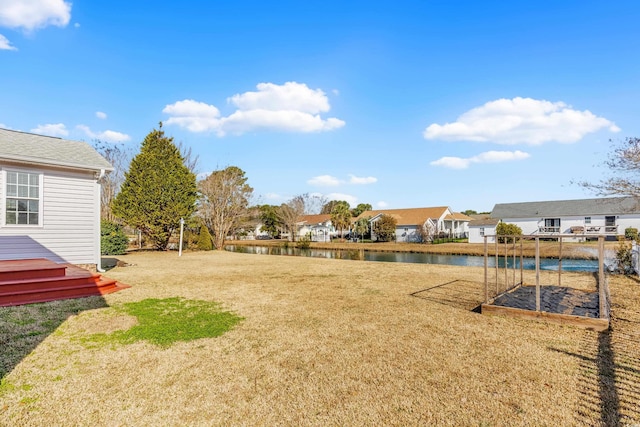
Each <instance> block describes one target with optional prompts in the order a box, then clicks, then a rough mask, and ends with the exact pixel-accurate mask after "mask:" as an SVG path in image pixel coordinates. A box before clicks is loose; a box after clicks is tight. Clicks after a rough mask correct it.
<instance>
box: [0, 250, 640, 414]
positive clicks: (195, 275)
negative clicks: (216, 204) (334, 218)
mask: <svg viewBox="0 0 640 427" xmlns="http://www.w3.org/2000/svg"><path fill="white" fill-rule="evenodd" d="M438 246H439V245H438ZM122 259H123V261H126V262H128V263H129V264H134V265H133V266H130V267H116V268H114V269H113V270H110V271H109V273H108V275H107V276H109V277H112V278H114V279H117V280H120V281H122V282H124V283H127V284H130V285H132V287H131V288H130V289H126V290H124V291H121V292H117V293H114V294H109V295H106V296H105V297H104V299H103V300H102V302H101V303H99V302H98V301H96V300H94V299H92V298H83V299H79V300H75V302H74V304H75V309H74V310H70V307H69V306H66V305H65V304H70V302H66V303H65V304H61V302H58V303H46V304H38V305H37V306H28V307H7V308H0V319H2V320H0V322H2V323H1V324H0V333H1V334H4V335H1V336H2V337H4V338H3V339H4V341H3V343H2V344H3V345H0V360H2V361H3V363H4V358H5V355H6V354H19V355H20V357H19V358H16V357H14V356H10V358H11V359H12V360H13V362H12V363H10V364H7V365H5V366H7V372H6V375H5V380H4V384H5V385H4V386H3V387H1V388H2V390H3V391H2V396H0V425H252V426H254V425H255V426H261V425H268V426H271V425H305V426H327V425H344V426H350V425H398V426H400V425H403V426H404V425H442V426H453V425H455V426H479V425H483V426H504V425H509V426H532V425H535V426H555V425H562V426H582V425H590V426H598V425H603V426H604V425H616V422H619V423H620V424H622V425H625V424H629V425H632V424H634V423H640V410H639V409H638V406H637V402H638V399H639V397H640V359H638V357H637V355H638V354H640V336H639V334H640V318H639V316H640V315H639V314H638V313H639V309H638V307H640V285H639V284H638V283H637V282H635V281H633V280H631V279H628V278H623V277H617V276H616V277H612V278H611V281H610V285H611V290H612V300H613V306H612V313H613V320H612V330H611V331H610V334H609V335H604V334H598V333H595V332H591V331H584V330H581V329H575V328H571V327H567V326H556V325H549V324H543V323H536V322H531V321H525V320H518V319H512V318H504V317H491V316H483V315H480V314H477V313H475V312H473V311H472V310H471V308H472V307H474V306H477V304H478V303H479V302H480V301H481V300H482V294H483V289H482V280H483V269H482V268H474V267H456V266H436V265H428V264H400V263H393V264H392V263H381V262H363V261H340V260H330V259H314V258H300V257H274V256H258V255H245V254H237V253H229V252H223V251H213V252H185V253H183V256H182V257H180V258H179V257H178V256H177V254H176V253H175V252H172V253H164V252H163V253H157V252H140V253H135V254H129V255H126V256H123V257H122ZM544 277H546V276H543V278H544ZM570 277H573V275H572V274H569V275H568V276H566V281H567V282H570V281H571V280H570V279H569V278H570ZM575 277H576V280H581V279H580V278H579V277H578V276H575ZM563 283H565V277H564V276H563ZM148 300H156V301H163V302H165V303H166V302H167V301H170V302H169V303H166V304H165V303H163V304H165V305H164V307H169V309H168V310H169V311H174V312H175V311H179V309H178V307H181V305H180V304H182V303H185V304H188V302H189V301H197V302H207V303H209V304H215V303H214V302H217V303H219V304H220V305H219V306H217V308H216V309H215V310H220V311H228V312H231V313H237V314H236V315H237V316H241V317H242V318H244V320H242V321H241V322H239V323H237V324H236V325H235V327H233V328H232V329H231V330H229V331H227V332H226V333H224V334H223V335H220V336H217V337H216V338H207V337H204V338H200V339H196V340H191V341H176V342H174V343H173V344H172V345H169V346H166V347H165V346H161V345H156V344H154V343H153V342H151V341H148V340H146V339H143V340H133V341H132V342H131V343H129V344H127V345H122V344H120V342H119V341H118V342H116V345H101V344H100V343H99V342H97V343H95V345H86V344H84V343H83V342H82V338H87V337H91V336H93V335H96V334H103V335H104V336H105V337H107V336H112V337H116V336H119V335H120V333H121V332H125V331H128V330H131V329H133V328H134V327H135V326H137V325H139V324H140V323H139V320H138V317H137V316H136V315H135V314H132V312H131V311H129V309H125V308H126V307H131V306H127V305H128V304H132V303H133V304H134V305H135V304H136V303H141V302H143V301H148ZM172 301H176V302H175V303H174V302H172ZM177 301H180V303H178V302H177ZM163 304H159V305H158V304H156V308H157V307H158V306H163ZM153 305H154V304H150V306H153ZM63 306H64V307H66V308H64V309H63ZM143 311H151V312H153V309H151V307H147V309H145V310H143ZM63 313H67V314H63ZM155 313H156V314H152V315H151V316H152V317H153V316H156V318H161V317H162V315H160V314H158V313H159V311H158V312H155ZM54 318H55V319H58V320H56V321H55V322H54V323H53V324H52V326H51V327H53V326H54V325H56V324H57V325H58V326H57V327H56V328H55V331H53V332H50V331H51V327H47V328H45V327H44V326H41V325H42V324H43V323H44V322H46V321H47V320H50V319H54ZM27 319H32V320H33V321H31V320H27ZM20 323H25V324H20ZM6 327H8V328H10V329H11V332H9V333H7V332H6V330H5V328H6ZM38 328H44V329H43V331H45V332H43V333H40V334H38V335H37V337H28V336H27V335H28V334H29V331H30V330H34V331H38V330H39V329H38ZM165 330H166V329H165ZM17 335H20V336H24V337H23V338H19V339H17V340H16V341H17V342H18V344H11V346H13V347H11V349H10V350H7V347H6V346H5V345H4V344H5V343H9V342H11V341H12V340H13V339H14V337H15V336H17ZM31 340H36V341H35V342H36V344H35V345H33V343H32V342H31ZM21 345H23V347H20V346H21Z"/></svg>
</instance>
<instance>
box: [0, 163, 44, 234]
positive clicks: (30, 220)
mask: <svg viewBox="0 0 640 427" xmlns="http://www.w3.org/2000/svg"><path fill="white" fill-rule="evenodd" d="M5 178H6V181H5V182H6V183H5V224H6V225H40V193H41V191H40V174H39V173H31V172H17V171H6V173H5Z"/></svg>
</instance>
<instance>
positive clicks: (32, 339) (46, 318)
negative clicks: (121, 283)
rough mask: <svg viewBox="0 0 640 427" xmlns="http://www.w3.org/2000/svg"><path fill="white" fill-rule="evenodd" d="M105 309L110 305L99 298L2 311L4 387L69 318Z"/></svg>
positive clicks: (0, 361)
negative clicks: (8, 376)
mask: <svg viewBox="0 0 640 427" xmlns="http://www.w3.org/2000/svg"><path fill="white" fill-rule="evenodd" d="M104 307H108V304H107V302H106V301H105V299H104V297H102V296H99V295H98V296H90V297H84V298H74V299H64V300H57V301H50V302H44V303H38V304H25V305H17V306H10V307H0V387H1V385H2V382H3V380H4V378H5V377H6V376H7V375H8V374H9V373H11V371H13V369H14V368H15V367H16V366H17V365H18V364H19V363H20V362H21V361H22V360H24V358H25V357H27V356H28V355H29V354H31V353H32V352H33V351H34V350H35V349H36V348H37V347H38V346H39V345H40V344H41V343H42V342H43V341H44V340H45V339H47V337H48V336H49V335H51V334H52V333H54V332H55V331H56V329H58V327H60V325H62V324H63V323H64V322H65V321H66V320H67V319H68V318H69V317H71V316H74V315H77V314H79V313H81V312H83V311H87V310H94V309H97V308H104ZM0 391H1V388H0Z"/></svg>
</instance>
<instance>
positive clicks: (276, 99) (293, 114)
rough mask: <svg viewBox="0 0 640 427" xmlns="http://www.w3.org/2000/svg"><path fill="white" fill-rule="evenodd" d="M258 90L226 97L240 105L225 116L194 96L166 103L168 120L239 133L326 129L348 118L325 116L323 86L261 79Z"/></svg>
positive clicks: (221, 132) (219, 132)
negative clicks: (317, 86) (270, 81)
mask: <svg viewBox="0 0 640 427" xmlns="http://www.w3.org/2000/svg"><path fill="white" fill-rule="evenodd" d="M257 89H258V91H257V92H245V93H243V94H236V95H233V96H232V97H230V98H228V99H227V102H229V103H230V104H232V105H235V106H236V107H237V108H238V109H237V110H236V111H235V112H233V113H231V114H230V115H228V116H226V117H220V111H219V110H218V108H217V107H215V106H214V105H210V104H206V103H204V102H198V101H195V100H191V99H186V100H184V101H178V102H176V103H174V104H170V105H167V106H165V108H164V109H163V110H162V112H163V113H165V114H168V115H170V117H169V119H168V120H167V121H166V124H175V125H178V126H180V127H183V128H186V129H188V130H189V131H191V132H216V134H217V135H218V136H224V135H226V134H228V133H231V134H235V135H240V134H243V133H246V132H252V131H260V130H266V131H285V132H302V133H310V132H323V131H329V130H334V129H338V128H341V127H342V126H344V124H345V122H344V121H342V120H340V119H336V118H328V119H323V118H322V117H321V116H320V113H324V112H327V111H329V109H330V106H329V100H328V98H327V96H326V95H325V93H324V92H323V91H322V90H320V89H316V90H313V89H310V88H309V87H307V85H306V84H301V83H296V82H287V83H285V84H283V85H276V84H273V83H260V84H258V85H257Z"/></svg>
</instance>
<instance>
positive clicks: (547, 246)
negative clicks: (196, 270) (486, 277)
mask: <svg viewBox="0 0 640 427" xmlns="http://www.w3.org/2000/svg"><path fill="white" fill-rule="evenodd" d="M287 244H288V245H289V246H292V247H295V245H296V242H290V241H287V240H278V239H273V240H227V241H225V246H226V245H236V246H284V245H287ZM618 244H619V242H605V251H607V252H610V251H615V249H616V248H617V246H618ZM310 248H311V249H328V250H364V251H375V252H399V253H402V252H405V253H432V254H443V255H477V256H484V254H485V247H484V244H483V243H439V244H422V243H395V242H384V243H354V242H311V244H310ZM486 250H487V253H488V255H490V256H495V254H496V244H495V243H490V244H488V245H487V249H486ZM497 251H498V254H499V255H504V253H505V252H508V253H509V254H513V244H506V245H505V244H504V243H499V244H498V245H497ZM519 252H520V245H519V244H518V245H516V253H517V254H519ZM535 252H536V251H535V243H534V242H530V241H528V242H523V243H522V255H523V256H525V257H535ZM560 255H562V258H563V259H597V257H598V243H597V242H580V243H574V242H563V243H562V249H560V245H559V244H558V243H557V242H546V241H545V242H540V257H541V258H556V259H557V258H559V257H560Z"/></svg>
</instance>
